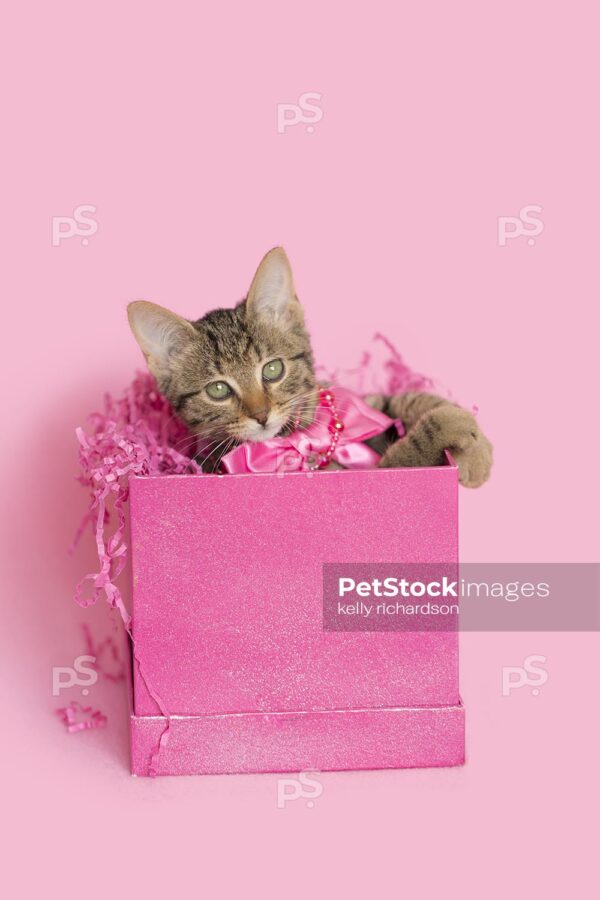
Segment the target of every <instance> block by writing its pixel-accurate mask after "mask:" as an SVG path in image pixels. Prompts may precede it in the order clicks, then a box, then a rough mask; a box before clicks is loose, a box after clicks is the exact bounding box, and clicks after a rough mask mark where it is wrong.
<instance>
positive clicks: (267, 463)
mask: <svg viewBox="0 0 600 900" xmlns="http://www.w3.org/2000/svg"><path fill="white" fill-rule="evenodd" d="M331 392H332V394H334V397H335V406H336V410H337V416H338V418H339V419H340V420H341V422H342V423H343V430H342V431H341V433H340V435H339V438H338V441H337V444H336V447H335V450H334V452H333V455H332V459H333V460H334V461H335V462H337V463H339V464H340V465H341V466H343V467H344V468H345V469H372V468H373V467H374V466H376V465H377V463H378V461H379V454H378V453H376V452H375V451H374V450H372V449H371V448H370V447H367V445H366V444H365V443H364V441H366V440H368V439H369V438H372V437H375V435H377V434H382V433H383V432H384V431H387V429H388V428H390V426H392V425H395V427H396V430H397V431H398V434H399V436H400V437H401V436H402V435H403V434H404V429H403V427H402V423H401V422H399V421H395V420H393V419H390V418H389V416H386V415H385V414H384V413H381V412H378V410H376V409H372V408H371V407H370V406H367V404H366V403H365V402H364V400H362V399H361V398H360V397H359V396H358V394H354V393H353V392H352V391H349V390H347V389H346V388H342V387H335V388H332V389H331ZM330 422H331V414H330V410H329V409H328V408H327V406H326V405H324V404H323V403H321V405H320V406H318V407H317V410H316V414H315V421H314V422H313V423H312V425H310V426H309V427H308V428H306V429H304V430H301V431H294V432H293V433H292V434H290V435H288V436H286V437H276V438H271V440H268V441H263V442H262V443H258V442H257V441H248V442H247V443H245V444H240V446H239V447H236V448H235V450H232V451H231V452H230V453H227V454H226V455H225V456H224V457H223V459H222V465H223V467H224V469H225V470H226V471H227V472H229V473H230V474H232V475H240V474H243V473H250V472H280V473H284V472H306V471H312V470H313V469H315V468H318V465H317V461H318V459H319V456H320V455H321V454H324V453H326V452H327V450H328V448H329V447H330V446H331V432H330V430H329V425H330Z"/></svg>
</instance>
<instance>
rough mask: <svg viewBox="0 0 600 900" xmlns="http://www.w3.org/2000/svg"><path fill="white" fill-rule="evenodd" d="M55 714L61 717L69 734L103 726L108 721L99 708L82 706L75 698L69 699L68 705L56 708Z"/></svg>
mask: <svg viewBox="0 0 600 900" xmlns="http://www.w3.org/2000/svg"><path fill="white" fill-rule="evenodd" d="M56 714H57V716H59V717H60V718H61V719H62V721H63V724H64V725H65V726H66V728H67V731H68V732H69V734H75V733H76V732H78V731H86V730H87V729H88V728H104V726H105V725H106V723H107V721H108V719H107V717H106V716H105V715H104V713H102V712H100V710H99V709H93V708H92V707H91V706H82V705H81V703H78V702H77V701H76V700H73V701H71V703H69V705H68V706H63V707H61V708H60V709H57V710H56Z"/></svg>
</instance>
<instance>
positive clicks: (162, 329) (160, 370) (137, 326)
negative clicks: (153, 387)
mask: <svg viewBox="0 0 600 900" xmlns="http://www.w3.org/2000/svg"><path fill="white" fill-rule="evenodd" d="M127 316H128V318H129V325H130V327H131V330H132V331H133V334H134V337H135V339H136V341H137V342H138V344H139V345H140V347H141V348H142V352H143V354H144V356H145V357H146V362H147V363H148V368H149V369H150V371H151V372H152V374H153V375H155V376H156V377H159V376H160V375H164V374H165V371H166V370H168V368H169V357H170V356H171V355H172V354H173V353H175V352H177V350H180V349H181V348H183V347H185V345H186V344H187V343H189V342H190V341H191V340H193V339H194V338H195V337H196V330H195V328H194V327H193V326H192V325H191V324H190V323H189V322H188V321H186V319H182V318H181V316H177V315H175V313H172V312H169V310H168V309H164V308H163V307H162V306H158V305H157V304H156V303H148V302H147V301H146V300H136V301H135V302H134V303H130V304H129V306H128V307H127Z"/></svg>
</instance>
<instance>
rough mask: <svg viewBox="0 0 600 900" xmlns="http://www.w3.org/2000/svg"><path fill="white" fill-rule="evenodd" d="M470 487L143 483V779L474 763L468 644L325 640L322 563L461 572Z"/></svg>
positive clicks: (187, 480)
mask: <svg viewBox="0 0 600 900" xmlns="http://www.w3.org/2000/svg"><path fill="white" fill-rule="evenodd" d="M457 486H458V479H457V470H456V468H455V467H454V466H453V465H447V466H441V467H438V468H431V469H395V470H394V469H374V470H369V471H333V472H318V473H314V474H307V473H302V472H296V473H287V474H285V475H283V476H281V475H277V474H264V475H225V476H216V475H214V476H176V475H175V476H163V477H146V478H138V477H134V478H131V479H130V521H131V547H132V574H133V593H132V596H133V606H132V612H133V634H134V640H135V647H136V658H137V661H138V662H137V663H136V664H134V669H133V701H132V713H131V766H132V772H133V773H134V774H136V775H148V774H151V770H152V774H154V773H156V774H161V775H172V774H181V775H185V774H188V775H189V774H209V773H212V774H214V773H235V772H288V771H295V772H298V771H325V770H328V769H377V768H403V767H410V766H451V765H459V764H461V763H462V762H463V761H464V710H463V707H462V705H461V701H460V697H459V691H458V636H457V633H456V631H454V630H453V631H444V632H438V631H434V632H432V633H419V632H406V631H405V632H385V633H383V632H363V631H360V632H355V631H353V632H351V633H347V632H335V631H324V630H323V564H324V563H390V562H392V563H402V564H409V563H418V564H422V563H442V564H455V563H456V562H457ZM142 676H143V677H142ZM153 697H154V698H159V703H160V706H159V705H158V704H157V702H156V700H155V699H153ZM161 707H162V710H163V712H164V711H167V712H168V713H169V716H170V719H169V720H167V718H166V716H165V715H163V714H162V713H161ZM167 724H169V729H168V738H167V739H166V740H165V739H163V740H162V742H161V746H160V751H159V752H157V747H158V744H159V740H160V738H161V735H163V736H165V730H166V727H167Z"/></svg>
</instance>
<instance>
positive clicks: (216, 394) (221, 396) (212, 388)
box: [205, 381, 233, 400]
mask: <svg viewBox="0 0 600 900" xmlns="http://www.w3.org/2000/svg"><path fill="white" fill-rule="evenodd" d="M205 390H206V393H207V394H208V396H209V397H210V398H211V400H226V399H227V397H230V396H231V395H232V394H233V391H232V390H231V388H230V387H229V385H228V384H227V382H226V381H212V382H211V383H210V384H207V385H206V388H205Z"/></svg>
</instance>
